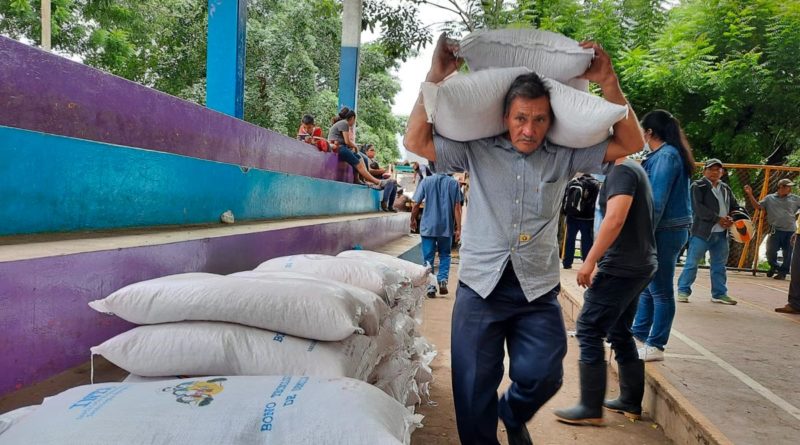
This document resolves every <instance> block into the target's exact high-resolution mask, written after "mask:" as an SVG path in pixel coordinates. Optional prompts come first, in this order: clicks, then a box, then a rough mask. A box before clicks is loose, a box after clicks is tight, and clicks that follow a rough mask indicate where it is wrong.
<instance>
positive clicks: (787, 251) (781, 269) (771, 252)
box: [767, 230, 794, 275]
mask: <svg viewBox="0 0 800 445" xmlns="http://www.w3.org/2000/svg"><path fill="white" fill-rule="evenodd" d="M793 233H794V232H788V231H785V230H776V231H774V232H773V233H772V235H770V236H769V239H768V240H767V261H768V262H769V265H770V267H772V268H773V269H775V271H777V272H778V273H781V274H784V275H786V274H788V273H789V266H790V265H791V264H792V243H791V240H792V234H793ZM778 250H782V251H783V262H782V263H780V264H778Z"/></svg>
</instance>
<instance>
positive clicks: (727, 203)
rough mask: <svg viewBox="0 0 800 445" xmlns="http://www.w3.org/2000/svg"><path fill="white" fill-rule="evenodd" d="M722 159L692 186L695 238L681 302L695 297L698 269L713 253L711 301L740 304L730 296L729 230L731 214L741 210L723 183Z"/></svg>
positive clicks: (684, 274)
mask: <svg viewBox="0 0 800 445" xmlns="http://www.w3.org/2000/svg"><path fill="white" fill-rule="evenodd" d="M724 171H725V170H724V169H723V168H722V162H721V161H720V160H719V159H709V160H708V161H706V163H705V165H704V166H703V177H702V178H701V179H698V180H697V181H695V182H693V183H692V189H691V191H692V209H693V210H694V219H693V221H692V235H691V237H690V238H689V249H688V253H687V254H686V264H685V265H684V266H683V271H682V272H681V275H680V277H678V301H679V302H681V303H688V302H689V296H690V295H692V284H694V280H695V279H696V278H697V266H698V265H699V263H700V260H701V259H704V258H705V257H706V252H708V253H709V255H710V257H711V259H710V266H711V301H712V302H714V303H721V304H730V305H733V304H736V303H737V301H736V300H734V299H733V298H731V297H729V296H728V287H727V281H728V277H727V271H726V270H725V265H726V264H727V263H728V248H729V247H728V228H729V227H730V226H732V225H733V218H731V217H730V213H731V212H733V211H734V210H738V209H739V203H738V202H736V198H735V197H734V196H733V192H732V191H731V188H730V187H728V184H725V183H724V182H722V180H721V178H722V175H723V173H724Z"/></svg>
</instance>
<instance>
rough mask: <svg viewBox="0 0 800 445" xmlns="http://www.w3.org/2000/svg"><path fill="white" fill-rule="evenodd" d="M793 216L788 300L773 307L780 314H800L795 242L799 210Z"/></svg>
mask: <svg viewBox="0 0 800 445" xmlns="http://www.w3.org/2000/svg"><path fill="white" fill-rule="evenodd" d="M795 216H796V223H795V224H796V225H797V230H795V233H794V234H793V235H792V239H791V241H790V242H791V244H792V249H793V250H794V252H793V253H792V268H791V275H790V276H789V301H788V302H787V303H786V305H785V306H783V307H776V308H775V312H779V313H781V314H800V243H798V242H797V235H798V234H800V212H798V213H797V214H796V215H795Z"/></svg>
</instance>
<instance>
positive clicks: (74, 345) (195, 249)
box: [0, 214, 408, 396]
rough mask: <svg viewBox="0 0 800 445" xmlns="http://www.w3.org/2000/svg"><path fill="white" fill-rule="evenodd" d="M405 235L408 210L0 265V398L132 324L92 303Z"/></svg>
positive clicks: (83, 357)
mask: <svg viewBox="0 0 800 445" xmlns="http://www.w3.org/2000/svg"><path fill="white" fill-rule="evenodd" d="M407 233H408V214H399V215H394V216H386V217H382V218H368V219H359V220H355V221H346V222H335V223H327V224H318V225H312V226H306V227H296V228H288V229H281V230H274V231H269V232H261V233H253V234H245V235H232V236H226V237H220V238H208V239H202V240H196V241H185V242H178V243H173V244H163V245H155V246H145V247H136V248H129V249H122V250H107V251H101V252H89V253H81V254H74V255H65V256H55V257H48V258H38V259H31V260H24V261H11V262H2V263H0V308H2V311H0V357H2V367H0V396H2V395H3V394H6V393H8V392H11V391H14V390H16V389H20V388H22V387H24V386H27V385H30V384H32V383H36V382H38V381H41V380H43V379H46V378H48V377H51V376H53V375H55V374H58V373H60V372H62V371H65V370H67V369H69V368H71V367H73V366H77V365H79V364H81V363H85V362H86V361H88V360H89V347H91V346H94V345H97V344H99V343H101V342H103V341H105V340H107V339H108V338H111V337H112V336H114V335H116V334H118V333H120V332H123V331H126V330H128V329H130V328H131V325H130V324H129V323H127V322H124V321H122V320H120V319H118V318H116V317H113V316H108V315H103V314H99V313H97V312H95V311H94V310H92V309H90V308H89V306H87V303H88V302H89V301H92V300H96V299H99V298H104V297H106V296H107V295H108V294H110V293H111V292H113V291H115V290H117V289H119V288H121V287H123V286H126V285H128V284H131V283H135V282H137V281H142V280H148V279H151V278H156V277H160V276H164V275H171V274H176V273H183V272H195V271H196V272H212V273H221V274H228V273H232V272H237V271H241V270H249V269H253V268H254V267H256V266H257V265H258V264H259V263H261V262H262V261H265V260H267V259H269V258H274V257H277V256H283V255H292V254H297V253H326V254H335V253H338V252H340V251H342V250H346V249H349V248H351V247H352V246H353V245H355V244H361V245H362V246H364V247H365V248H375V247H378V246H380V245H382V244H385V243H388V242H390V241H392V240H394V239H396V238H398V237H400V236H402V235H404V234H407Z"/></svg>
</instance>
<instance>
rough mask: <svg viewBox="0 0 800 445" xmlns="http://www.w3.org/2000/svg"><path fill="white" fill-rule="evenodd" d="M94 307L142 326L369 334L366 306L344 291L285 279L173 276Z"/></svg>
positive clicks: (318, 336)
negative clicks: (207, 323) (199, 324)
mask: <svg viewBox="0 0 800 445" xmlns="http://www.w3.org/2000/svg"><path fill="white" fill-rule="evenodd" d="M89 306H91V307H92V308H93V309H95V310H97V311H99V312H105V313H112V314H115V315H117V316H118V317H121V318H123V319H125V320H127V321H130V322H131V323H136V324H156V323H168V322H175V321H184V320H211V321H226V322H230V323H239V324H243V325H247V326H253V327H257V328H262V329H270V330H273V331H277V332H283V333H286V334H290V335H294V336H297V337H303V338H312V339H315V340H323V341H338V340H343V339H345V338H347V337H349V336H350V335H352V334H353V333H363V332H364V331H363V329H362V328H361V327H359V322H360V321H361V318H362V316H363V313H364V307H363V305H362V304H361V303H360V302H359V301H358V300H357V299H355V298H354V297H353V296H352V295H351V294H349V293H347V292H345V291H344V290H343V289H342V288H341V287H339V286H335V285H331V284H328V283H324V282H321V281H309V280H306V281H297V280H292V279H290V278H281V277H273V278H270V279H268V280H267V279H263V280H252V279H247V278H241V277H233V276H221V275H214V274H204V273H189V274H180V275H171V276H167V277H162V278H157V279H154V280H148V281H142V282H139V283H135V284H131V285H129V286H126V287H124V288H122V289H120V290H118V291H116V292H114V293H113V294H111V295H109V296H108V297H107V298H105V299H103V300H97V301H93V302H91V303H89Z"/></svg>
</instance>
